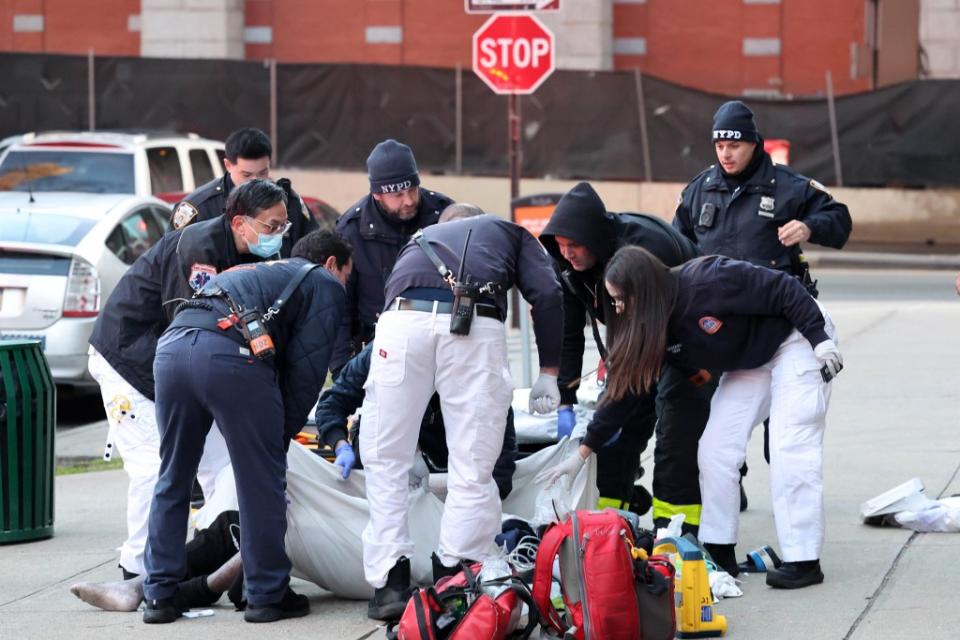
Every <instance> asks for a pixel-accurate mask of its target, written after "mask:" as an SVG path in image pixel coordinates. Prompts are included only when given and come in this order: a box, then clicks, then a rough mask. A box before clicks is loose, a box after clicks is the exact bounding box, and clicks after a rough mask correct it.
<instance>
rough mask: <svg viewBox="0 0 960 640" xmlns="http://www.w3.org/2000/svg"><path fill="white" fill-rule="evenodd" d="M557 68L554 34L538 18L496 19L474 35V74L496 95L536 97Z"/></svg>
mask: <svg viewBox="0 0 960 640" xmlns="http://www.w3.org/2000/svg"><path fill="white" fill-rule="evenodd" d="M554 66H555V63H554V42H553V34H552V33H551V32H550V30H549V29H547V27H545V26H544V24H543V23H542V22H540V20H538V19H537V18H536V17H534V16H531V15H495V16H493V17H491V18H490V19H489V20H487V21H486V22H484V23H483V26H482V27H480V28H479V29H477V32H476V33H474V34H473V71H474V73H476V74H477V75H478V76H480V79H481V80H483V81H484V82H486V83H487V86H489V87H490V88H491V89H493V90H494V92H496V93H506V94H509V93H520V94H528V93H533V92H534V91H536V90H537V87H539V86H540V85H541V84H543V81H544V80H546V79H547V78H548V77H549V76H550V74H551V73H553V69H554Z"/></svg>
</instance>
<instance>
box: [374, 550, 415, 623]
mask: <svg viewBox="0 0 960 640" xmlns="http://www.w3.org/2000/svg"><path fill="white" fill-rule="evenodd" d="M412 593H413V589H412V588H411V587H410V560H409V558H400V559H399V560H397V563H396V564H395V565H393V568H392V569H390V573H388V574H387V584H385V585H383V586H382V587H380V588H379V589H375V590H374V592H373V597H372V598H370V601H369V602H368V603H367V617H368V618H371V619H372V620H382V621H384V622H394V621H396V620H399V619H400V616H402V615H403V610H404V609H406V607H407V600H409V599H410V595H411V594H412Z"/></svg>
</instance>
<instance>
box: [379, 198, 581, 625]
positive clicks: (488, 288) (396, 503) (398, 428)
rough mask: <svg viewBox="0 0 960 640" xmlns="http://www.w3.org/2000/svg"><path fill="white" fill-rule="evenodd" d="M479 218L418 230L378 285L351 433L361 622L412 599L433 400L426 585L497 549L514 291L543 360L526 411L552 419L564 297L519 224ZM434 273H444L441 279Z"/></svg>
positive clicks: (457, 215)
mask: <svg viewBox="0 0 960 640" xmlns="http://www.w3.org/2000/svg"><path fill="white" fill-rule="evenodd" d="M481 214H482V211H480V210H479V209H477V208H476V207H473V206H471V205H462V204H456V205H451V206H450V207H448V208H447V210H445V212H444V214H443V215H442V216H441V218H440V222H441V223H443V224H438V225H434V226H431V227H428V228H426V229H424V230H423V232H422V237H421V238H420V239H419V241H418V240H417V238H416V237H415V239H414V240H412V241H411V242H409V243H408V244H407V245H406V246H405V247H404V248H403V250H402V251H401V252H400V255H399V257H398V258H397V262H396V265H395V267H394V269H393V272H392V274H391V275H390V277H389V279H388V280H387V284H386V291H385V293H386V300H387V304H386V307H385V309H384V312H383V314H382V315H381V316H380V319H379V321H378V323H377V331H376V336H375V337H374V341H373V352H372V363H371V367H370V374H369V377H368V378H367V382H366V385H365V390H366V398H365V399H364V402H363V407H362V410H361V411H362V414H363V429H361V430H360V456H361V458H362V459H363V462H364V469H365V474H366V486H367V500H368V502H369V505H370V521H369V523H368V524H367V526H366V528H365V529H364V532H363V565H364V575H365V578H366V580H367V582H368V583H370V585H372V586H373V587H374V588H375V592H374V596H373V598H372V599H371V600H370V604H369V608H368V615H369V617H371V618H374V619H377V620H391V619H396V618H399V616H400V614H401V613H402V612H403V609H404V606H405V604H406V601H407V599H408V598H409V595H410V586H411V585H410V561H409V558H410V556H411V555H412V553H413V550H414V544H413V540H412V539H411V537H410V534H409V530H408V523H407V499H408V493H409V488H408V484H407V482H408V481H407V473H408V471H409V470H410V469H411V467H412V465H413V462H414V452H415V449H416V446H417V437H418V434H419V431H420V422H421V419H422V417H423V413H424V411H425V410H426V408H427V403H428V402H429V400H430V397H431V396H432V395H433V393H434V392H437V393H438V394H439V395H440V402H441V411H442V413H443V420H444V424H445V426H446V440H447V447H448V449H449V460H448V470H449V480H448V485H447V489H448V492H447V498H446V501H445V504H444V513H443V518H442V520H441V524H440V543H439V548H438V549H437V550H436V553H435V555H434V559H433V561H434V578H435V579H439V578H440V577H442V576H443V575H448V574H450V573H453V572H456V571H458V570H459V569H458V564H459V562H460V561H461V560H467V559H469V560H473V561H483V560H484V559H486V558H487V557H489V556H491V555H493V554H495V553H496V551H497V549H496V546H495V544H494V537H495V536H496V535H497V534H498V533H500V520H501V508H500V498H499V495H498V493H497V485H496V484H495V483H494V481H493V467H494V463H495V462H496V460H497V456H499V455H500V449H501V447H502V445H503V433H504V426H505V423H506V415H507V409H508V408H509V406H510V402H511V398H512V392H513V381H512V379H511V377H510V372H509V368H508V366H509V365H508V360H507V347H506V331H505V328H504V326H503V320H504V319H505V318H506V310H507V298H506V294H507V291H508V290H509V289H510V287H512V286H513V285H514V284H516V286H517V287H518V288H519V289H520V293H521V294H522V295H523V297H524V299H526V300H527V301H528V302H529V303H530V304H531V307H532V315H533V325H534V332H535V334H536V340H537V348H538V351H539V356H540V377H539V379H538V380H537V382H536V384H535V385H534V387H533V389H532V391H531V394H530V405H531V411H537V412H539V413H549V412H550V411H555V410H556V408H557V405H558V404H559V399H560V393H559V390H558V389H557V379H556V376H557V372H558V367H559V363H560V345H561V340H562V317H563V313H562V296H561V290H560V284H559V282H558V281H557V278H556V275H555V273H554V270H553V267H552V265H551V262H550V258H549V257H548V256H547V253H546V252H545V251H544V249H543V247H542V246H541V245H540V244H539V243H538V242H537V241H536V239H535V238H534V237H533V236H532V235H531V234H530V233H529V232H528V231H526V230H525V229H524V228H523V227H520V226H518V225H515V224H513V223H511V222H507V221H505V220H502V219H500V218H498V217H495V216H491V215H481ZM468 235H469V237H470V240H469V246H468V247H467V249H466V256H465V260H464V263H463V264H464V268H463V274H462V275H463V276H464V277H466V276H469V278H470V282H472V283H474V284H475V285H478V286H477V287H475V288H474V289H473V292H474V294H475V295H476V299H475V301H474V304H473V307H474V309H473V311H472V312H471V313H469V314H468V315H467V318H465V319H466V320H468V322H466V323H465V325H460V326H459V327H457V326H454V325H453V324H452V322H451V311H452V308H453V304H454V291H453V290H452V288H451V282H452V281H453V279H454V278H453V276H454V275H456V274H457V271H458V265H459V264H460V263H461V258H462V257H463V255H462V254H463V250H464V242H465V240H466V239H467V237H468ZM441 270H443V271H444V273H445V274H446V271H447V270H450V271H452V272H453V274H451V275H450V278H449V280H448V279H445V278H444V277H443V276H441V273H440V271H441ZM460 282H462V280H461V281H460ZM478 289H479V290H478ZM460 302H461V303H466V302H467V301H466V300H465V299H461V300H460ZM469 320H472V323H470V322H469ZM466 325H469V326H466ZM458 331H459V333H458Z"/></svg>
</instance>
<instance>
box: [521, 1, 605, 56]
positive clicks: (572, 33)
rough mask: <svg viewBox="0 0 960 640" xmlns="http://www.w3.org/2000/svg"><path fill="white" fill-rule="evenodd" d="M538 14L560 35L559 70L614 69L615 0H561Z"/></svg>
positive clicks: (557, 37)
mask: <svg viewBox="0 0 960 640" xmlns="http://www.w3.org/2000/svg"><path fill="white" fill-rule="evenodd" d="M537 17H539V18H540V19H541V20H542V21H543V23H544V24H545V25H547V26H548V27H549V28H550V30H551V31H553V35H554V36H555V37H556V42H557V68H558V69H586V70H594V71H600V70H610V69H613V0H561V2H560V10H559V11H544V12H540V13H537Z"/></svg>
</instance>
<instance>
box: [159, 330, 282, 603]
mask: <svg viewBox="0 0 960 640" xmlns="http://www.w3.org/2000/svg"><path fill="white" fill-rule="evenodd" d="M154 377H155V378H156V411H157V424H158V427H159V429H160V458H161V462H160V478H159V480H158V482H157V488H156V492H155V494H154V498H153V503H152V505H151V508H150V525H149V537H148V540H147V550H146V557H145V561H144V565H145V567H146V571H147V577H146V580H145V582H144V595H145V597H146V598H147V599H150V600H160V599H166V598H171V597H173V596H174V594H175V593H176V591H177V584H178V583H179V582H180V581H181V580H183V579H184V577H185V576H186V574H187V555H186V549H185V545H184V534H185V532H186V530H187V518H188V512H189V506H190V491H191V488H192V486H193V478H194V476H195V475H196V471H197V465H198V463H199V461H200V456H201V455H202V453H203V442H204V439H205V438H206V434H207V431H208V430H209V429H210V425H211V423H212V422H213V421H214V420H215V421H216V423H217V425H218V426H219V427H220V430H221V432H222V433H223V437H224V440H225V441H226V443H227V450H228V451H229V452H230V461H231V463H232V464H233V472H234V476H235V479H236V485H237V500H238V503H239V506H240V524H241V527H242V529H243V537H242V539H241V541H240V552H241V556H242V558H243V569H244V576H245V581H246V591H247V600H248V602H249V603H250V604H251V605H253V606H264V605H267V604H271V603H275V602H278V601H279V600H280V599H282V598H283V596H284V594H285V592H286V590H287V586H288V584H289V582H290V560H289V558H288V557H287V554H286V551H285V549H284V538H285V537H286V530H287V517H286V510H287V505H286V498H285V495H284V492H285V489H286V448H285V444H286V443H285V440H284V433H283V423H284V413H283V401H282V399H281V395H280V389H279V386H278V384H277V371H276V369H275V367H274V366H273V365H272V364H269V363H266V362H263V361H260V360H258V359H257V358H255V357H252V356H243V355H241V353H240V345H239V343H238V342H235V341H233V340H231V339H230V338H228V337H226V336H223V335H219V334H216V333H213V332H211V331H206V330H190V331H189V332H185V333H182V334H180V335H178V336H174V337H173V339H172V340H171V339H169V338H168V339H167V340H164V339H161V341H160V344H159V346H158V348H157V356H156V360H155V361H154Z"/></svg>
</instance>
